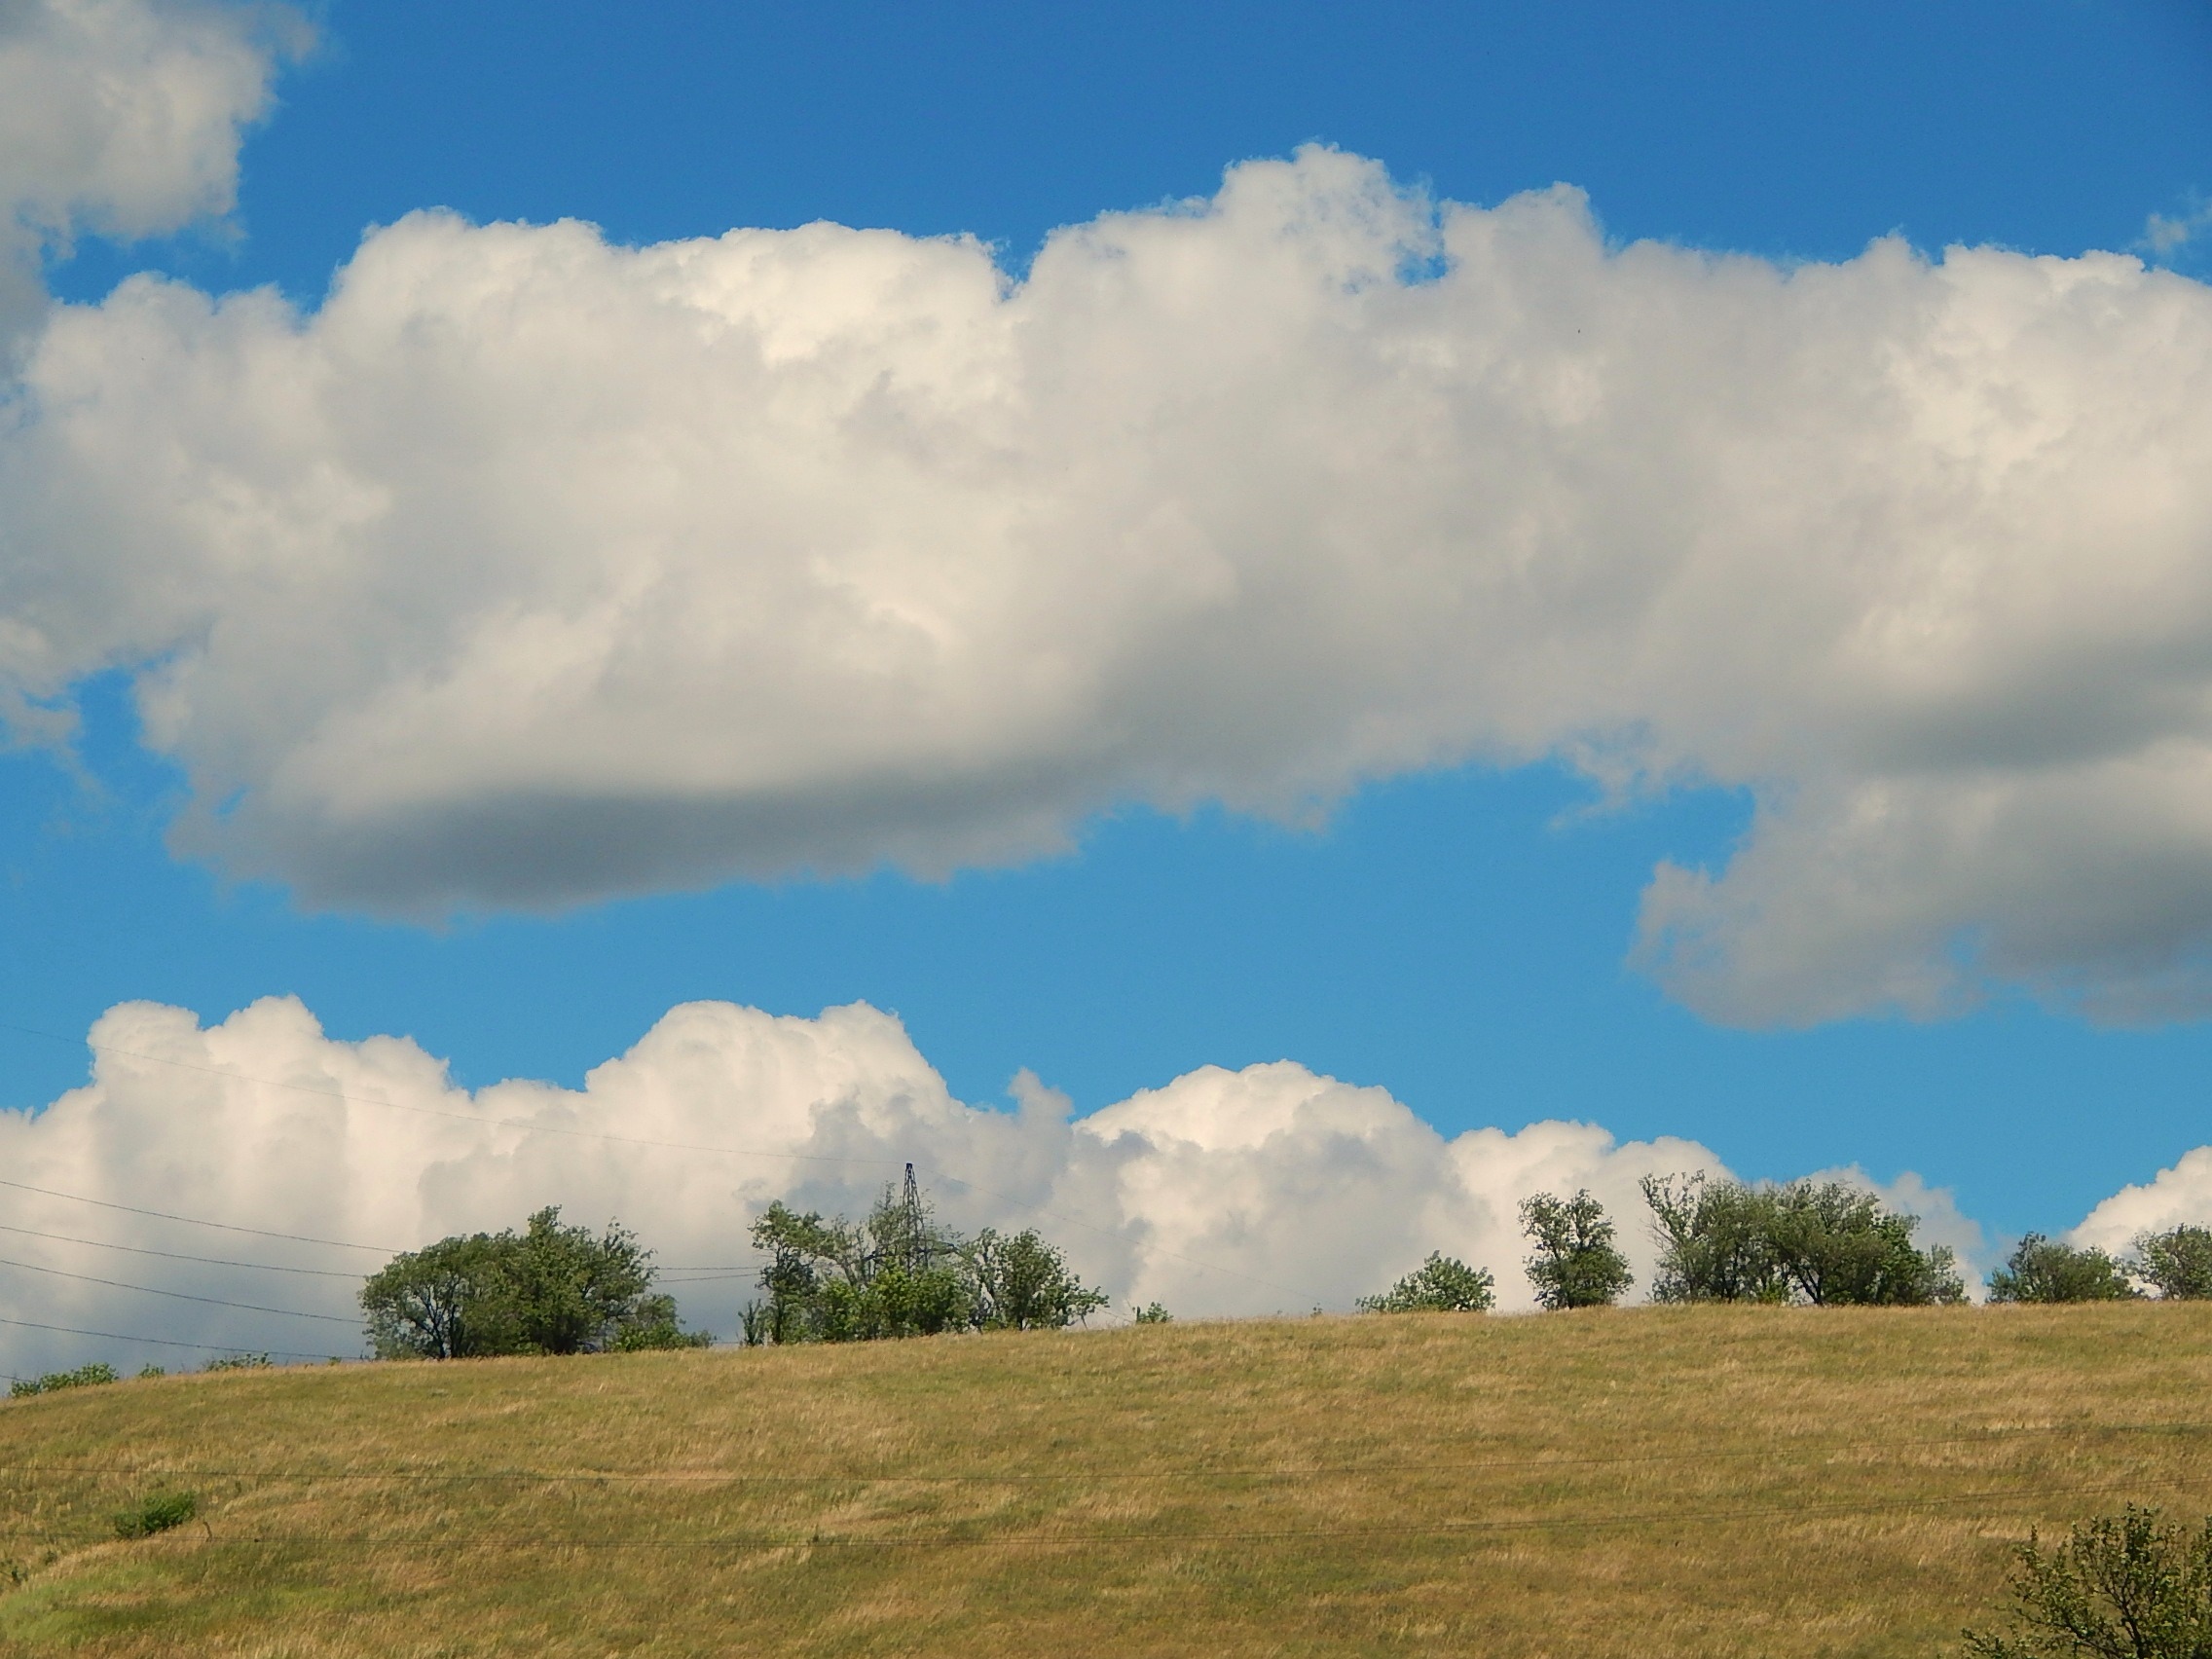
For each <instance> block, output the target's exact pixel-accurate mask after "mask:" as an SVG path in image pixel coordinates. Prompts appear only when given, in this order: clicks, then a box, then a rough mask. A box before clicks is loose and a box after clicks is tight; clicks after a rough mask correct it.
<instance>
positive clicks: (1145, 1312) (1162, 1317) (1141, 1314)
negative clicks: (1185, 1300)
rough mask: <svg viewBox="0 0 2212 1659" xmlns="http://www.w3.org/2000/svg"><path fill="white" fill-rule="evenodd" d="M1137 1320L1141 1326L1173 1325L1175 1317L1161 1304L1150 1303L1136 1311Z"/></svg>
mask: <svg viewBox="0 0 2212 1659" xmlns="http://www.w3.org/2000/svg"><path fill="white" fill-rule="evenodd" d="M1135 1320H1136V1323H1138V1324H1140V1325H1171V1324H1173V1323H1174V1322H1175V1315H1174V1314H1172V1313H1170V1312H1168V1311H1167V1309H1166V1308H1164V1307H1163V1306H1162V1305H1161V1304H1160V1303H1157V1302H1148V1303H1146V1304H1145V1305H1144V1306H1143V1307H1142V1308H1140V1309H1137V1310H1136V1314H1135Z"/></svg>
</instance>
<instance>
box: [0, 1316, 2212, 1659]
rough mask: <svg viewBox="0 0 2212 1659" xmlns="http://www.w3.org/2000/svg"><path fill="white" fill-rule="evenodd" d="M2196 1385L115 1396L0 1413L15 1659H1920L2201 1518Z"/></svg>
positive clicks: (947, 1377)
mask: <svg viewBox="0 0 2212 1659" xmlns="http://www.w3.org/2000/svg"><path fill="white" fill-rule="evenodd" d="M2208 1383H2212V1308H2207V1307H2202V1306H2190V1305H2177V1306H2173V1307H2158V1306H2155V1305H2143V1304H2138V1305H2131V1306H2123V1307H2102V1308H2076V1309H2004V1310H1995V1309H1991V1310H1981V1309H1930V1310H1913V1311H1887V1310H1848V1309H1834V1310H1813V1309H1800V1310H1790V1309H1694V1310H1669V1309H1628V1310H1622V1311H1617V1312H1601V1313H1591V1314H1571V1315H1550V1316H1545V1317H1539V1318H1519V1319H1501V1318H1488V1319H1486V1318H1481V1317H1477V1316H1456V1315H1413V1316H1403V1317H1396V1318H1380V1317H1368V1318H1358V1319H1352V1318H1332V1319H1321V1318H1316V1319H1310V1320H1278V1321H1253V1322H1238V1323H1224V1324H1188V1325H1168V1326H1151V1327H1137V1328H1132V1329H1122V1330H1114V1331H1101V1332H1093V1333H1069V1334H1065V1335H1027V1336H1011V1335H1010V1336H992V1337H962V1338H949V1339H937V1340H931V1341H924V1342H912V1343H901V1344H881V1345H872V1346H854V1347H842V1348H797V1349H782V1350H757V1349H756V1350H738V1351H729V1350H721V1351H714V1352H690V1353H668V1354H639V1355H622V1356H613V1357H606V1358H595V1359H578V1360H516V1361H480V1362H472V1363H460V1364H449V1365H432V1364H419V1365H382V1366H367V1365H362V1366H347V1367H333V1368H329V1369H326V1370H300V1371H291V1372H273V1373H271V1372H264V1373H258V1374H255V1373H245V1374H231V1375H223V1376H207V1377H187V1378H172V1379H164V1380H156V1381H148V1382H138V1383H120V1384H116V1385H114V1386H110V1387H100V1388H88V1389H81V1390H74V1391H71V1392H69V1393H64V1394H57V1395H53V1396H46V1397H41V1398H38V1399H33V1400H27V1401H22V1402H18V1403H14V1404H10V1405H7V1406H5V1407H0V1482H4V1483H5V1491H6V1493H7V1503H8V1513H9V1521H8V1524H7V1533H8V1536H7V1540H6V1541H5V1543H0V1555H6V1556H10V1557H12V1558H13V1567H12V1570H11V1571H10V1572H9V1573H7V1574H5V1575H0V1587H5V1586H6V1585H7V1583H8V1581H9V1579H10V1578H14V1579H16V1580H17V1582H16V1584H15V1587H14V1588H12V1589H8V1590H7V1593H6V1594H5V1595H4V1596H0V1647H4V1650H5V1651H6V1652H9V1653H27V1654H28V1653H48V1652H83V1653H101V1654H133V1655H136V1654H145V1655H154V1654H162V1655H169V1654H177V1653H187V1652H189V1653H228V1654H240V1655H267V1656H271V1659H274V1656H276V1655H284V1656H287V1659H305V1656H309V1655H316V1656H320V1655H336V1654H347V1655H376V1656H378V1659H386V1656H417V1655H419V1656H424V1659H428V1656H431V1655H438V1656H460V1655H477V1654H495V1653H497V1654H523V1653H528V1654H558V1655H585V1654H590V1655H595V1656H597V1655H604V1654H609V1653H623V1654H651V1655H676V1654H728V1653H779V1654H803V1655H820V1656H823V1659H829V1656H831V1655H858V1654H869V1655H878V1654H914V1655H924V1654H929V1655H936V1654H942V1655H955V1654H957V1655H963V1656H977V1655H984V1656H987V1655H1002V1654H1003V1655H1014V1654H1021V1655H1063V1654H1093V1653H1096V1654H1107V1653H1111V1654H1117V1655H1120V1654H1130V1655H1151V1654H1161V1655H1164V1654H1201V1653H1202V1654H1208V1655H1243V1654H1253V1655H1259V1654H1269V1655H1309V1654H1314V1655H1317V1654H1396V1653H1407V1654H1415V1653H1419V1654H1433V1653H1448V1652H1450V1653H1481V1654H1484V1655H1489V1656H1499V1655H1519V1654H1531V1655H1533V1654H1554V1655H1568V1654H1572V1655H1576V1656H1578V1659H1579V1656H1584V1655H1596V1654H1608V1655H1609V1654H1619V1655H1624V1656H1625V1655H1637V1656H1640V1659H1648V1656H1651V1655H1659V1654H1682V1655H1690V1654H1695V1655H1701V1656H1711V1655H1799V1654H1807V1655H1810V1654H1823V1655H1826V1654H1854V1655H1891V1654H1895V1655H1904V1654H1913V1655H1929V1654H1934V1653H1937V1652H1942V1651H1946V1650H1948V1649H1949V1648H1950V1647H1951V1646H1952V1645H1953V1642H1954V1639H1955V1637H1956V1635H1957V1632H1958V1630H1959V1627H1960V1626H1961V1625H1962V1623H1965V1622H1967V1621H1969V1620H1970V1619H1972V1620H1982V1619H1985V1617H1986V1615H1987V1613H1988V1612H1989V1610H1990V1608H1991V1607H1992V1605H1993V1604H1994V1599H1995V1595H1996V1591H1997V1589H1998V1586H1999V1584H2000V1582H2001V1579H2002V1576H2003V1572H2004V1568H2005V1548H2006V1545H2007V1543H2008V1542H2009V1540H2010V1539H2012V1538H2015V1537H2018V1536H2021V1535H2024V1534H2025V1533H2026V1531H2027V1530H2028V1529H2029V1527H2030V1526H2031V1525H2033V1526H2041V1527H2042V1528H2044V1529H2045V1530H2046V1531H2047V1530H2049V1529H2051V1528H2053V1527H2057V1526H2061V1525H2063V1524H2064V1523H2066V1522H2068V1521H2070V1520H2073V1519H2075V1518H2078V1517H2080V1516H2082V1515H2084V1514H2087V1513H2091V1512H2094V1511H2097V1510H2102V1509H2110V1508H2115V1507H2117V1506H2118V1505H2119V1504H2120V1502H2122V1501H2124V1500H2126V1499H2128V1498H2136V1499H2142V1500H2150V1501H2157V1502H2163V1503H2166V1504H2168V1505H2170V1506H2172V1507H2175V1508H2177V1509H2179V1510H2181V1511H2184V1512H2190V1511H2191V1510H2192V1506H2193V1505H2194V1506H2197V1507H2198V1508H2202V1507H2206V1506H2212V1495H2208V1494H2212V1393H2208V1391H2207V1384H2208ZM176 1489H184V1490H190V1491H192V1492H194V1493H197V1494H198V1496H199V1498H200V1500H201V1515H202V1519H201V1520H199V1521H196V1522H194V1523H193V1524H191V1525H190V1526H188V1527H185V1528H182V1529H179V1530H175V1531H172V1532H167V1533H165V1534H163V1535H161V1536H159V1537H156V1538H153V1539H149V1540H145V1541H141V1542H134V1543H123V1542H118V1541H115V1539H114V1536H113V1530H112V1526H111V1521H110V1518H111V1517H112V1515H113V1514H114V1513H115V1512H116V1511H117V1510H118V1509H120V1508H121V1507H122V1506H123V1505H124V1504H125V1503H126V1502H127V1501H131V1500H134V1499H137V1498H140V1497H143V1496H144V1495H146V1494H149V1493H157V1492H161V1491H165V1490H176Z"/></svg>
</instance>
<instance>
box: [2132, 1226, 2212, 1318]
mask: <svg viewBox="0 0 2212 1659" xmlns="http://www.w3.org/2000/svg"><path fill="white" fill-rule="evenodd" d="M2134 1267H2135V1276H2136V1277H2138V1278H2140V1279H2142V1280H2143V1281H2144V1282H2145V1283H2147V1284H2152V1285H2155V1286H2157V1291H2158V1297H2159V1299H2160V1300H2161V1301H2164V1302H2200V1301H2202V1300H2203V1299H2205V1298H2206V1297H2212V1228H2203V1227H2186V1226H2184V1227H2169V1228H2168V1229H2166V1231H2165V1232H2163V1233H2139V1234H2137V1235H2135V1263H2134Z"/></svg>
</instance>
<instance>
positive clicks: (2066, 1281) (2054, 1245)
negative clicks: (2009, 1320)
mask: <svg viewBox="0 0 2212 1659" xmlns="http://www.w3.org/2000/svg"><path fill="white" fill-rule="evenodd" d="M2141 1294H2142V1292H2140V1291H2138V1290H2137V1289H2136V1288H2135V1287H2134V1286H2133V1285H2131V1284H2129V1283H2128V1282H2127V1273H2126V1272H2125V1270H2123V1269H2122V1268H2121V1267H2120V1264H2119V1263H2118V1262H2116V1261H2114V1260H2113V1259H2112V1258H2111V1257H2110V1256H2108V1255H2106V1254H2105V1253H2104V1252H2103V1251H2102V1250H2077V1249H2076V1248H2074V1246H2073V1245H2071V1244H2061V1243H2059V1242H2058V1240H2057V1239H2055V1238H2046V1237H2045V1236H2044V1235H2042V1234H2040V1233H2031V1234H2029V1235H2027V1236H2026V1237H2025V1238H2023V1239H2021V1240H2020V1242H2019V1244H2018V1246H2017V1247H2016V1248H2014V1250H2013V1251H2012V1253H2011V1255H2009V1256H2008V1257H2007V1258H2006V1259H2005V1265H2004V1266H2003V1267H2001V1268H1999V1269H1998V1270H1997V1271H1996V1272H1993V1273H1991V1274H1990V1275H1989V1300H1990V1301H1992V1302H2123V1301H2126V1300H2127V1299H2128V1298H2130V1297H2134V1296H2140V1295H2141Z"/></svg>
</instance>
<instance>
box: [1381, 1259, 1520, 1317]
mask: <svg viewBox="0 0 2212 1659" xmlns="http://www.w3.org/2000/svg"><path fill="white" fill-rule="evenodd" d="M1495 1292H1496V1281H1495V1280H1493V1278H1492V1277H1491V1276H1490V1270H1489V1269H1487V1268H1470V1267H1468V1266H1467V1264H1466V1263H1464V1262H1461V1261H1457V1260H1456V1259H1455V1258H1453V1257H1451V1256H1440V1255H1438V1254H1436V1253H1435V1252H1434V1251H1431V1252H1430V1253H1429V1258H1428V1260H1427V1261H1425V1262H1423V1263H1422V1264H1421V1265H1420V1266H1419V1268H1418V1269H1417V1270H1415V1271H1414V1272H1410V1273H1408V1274H1407V1275H1406V1276H1405V1277H1404V1278H1402V1279H1400V1280H1399V1281H1398V1282H1397V1283H1396V1284H1394V1285H1392V1286H1391V1287H1390V1288H1389V1289H1388V1290H1387V1291H1385V1292H1383V1294H1382V1295H1381V1296H1363V1297H1361V1298H1360V1299H1359V1307H1360V1308H1361V1309H1364V1310H1366V1311H1367V1312H1369V1313H1483V1312H1487V1311H1488V1310H1489V1309H1490V1308H1491V1306H1492V1305H1493V1303H1495V1302H1496V1300H1497V1297H1496V1294H1495Z"/></svg>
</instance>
